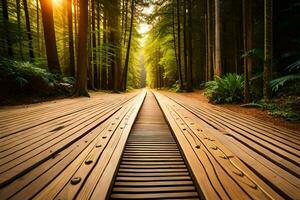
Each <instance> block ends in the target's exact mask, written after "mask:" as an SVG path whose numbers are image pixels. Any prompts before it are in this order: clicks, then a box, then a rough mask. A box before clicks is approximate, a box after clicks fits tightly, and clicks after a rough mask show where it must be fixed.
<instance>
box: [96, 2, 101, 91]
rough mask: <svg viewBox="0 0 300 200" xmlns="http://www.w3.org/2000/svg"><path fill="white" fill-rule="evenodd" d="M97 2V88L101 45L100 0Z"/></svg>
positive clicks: (99, 73) (99, 82) (99, 74)
mask: <svg viewBox="0 0 300 200" xmlns="http://www.w3.org/2000/svg"><path fill="white" fill-rule="evenodd" d="M96 3H97V4H96V5H97V8H96V10H97V47H98V48H97V68H98V73H97V80H98V82H97V85H96V87H97V88H101V80H100V78H101V77H100V76H101V52H100V47H101V31H100V22H101V9H100V8H101V5H100V1H97V2H96Z"/></svg>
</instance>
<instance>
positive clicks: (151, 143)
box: [0, 90, 300, 200]
mask: <svg viewBox="0 0 300 200" xmlns="http://www.w3.org/2000/svg"><path fill="white" fill-rule="evenodd" d="M299 163H300V137H299V131H293V130H289V129H285V128H282V127H277V126H274V125H272V124H269V123H267V122H265V121H262V120H259V119H256V118H252V117H249V116H245V115H242V114H240V113H235V112H232V111H229V110H227V109H223V108H220V107H218V106H214V105H208V104H203V103H201V102H199V101H197V99H195V98H189V97H187V96H186V95H184V94H175V93H171V92H166V91H154V90H153V91H150V90H136V91H133V92H129V93H123V94H105V93H95V94H93V95H92V97H91V98H78V99H64V100H58V101H52V102H46V103H42V104H36V105H27V106H24V107H21V106H18V107H12V108H2V109H1V110H0V199H1V200H2V199H3V200H4V199H15V200H20V199H22V200H23V199H38V200H40V199H42V200H48V199H49V200H50V199H56V200H58V199H60V200H69V199H78V200H85V199H92V200H102V199H199V198H200V199H213V200H215V199H216V200H218V199H220V200H221V199H225V200H230V199H243V200H244V199H259V200H263V199H299V197H300V192H299V191H300V164H299Z"/></svg>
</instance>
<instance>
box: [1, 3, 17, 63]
mask: <svg viewBox="0 0 300 200" xmlns="http://www.w3.org/2000/svg"><path fill="white" fill-rule="evenodd" d="M2 14H3V21H4V27H9V17H8V5H7V0H2ZM7 30H8V31H5V33H6V34H5V36H6V44H7V54H8V56H9V57H10V58H12V57H13V56H14V53H13V48H12V42H11V40H10V33H9V30H10V29H9V28H8V29H7Z"/></svg>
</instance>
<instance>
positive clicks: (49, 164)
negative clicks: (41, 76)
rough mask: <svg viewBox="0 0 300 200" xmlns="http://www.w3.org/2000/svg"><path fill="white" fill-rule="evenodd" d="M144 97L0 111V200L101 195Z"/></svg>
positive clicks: (123, 96)
mask: <svg viewBox="0 0 300 200" xmlns="http://www.w3.org/2000/svg"><path fill="white" fill-rule="evenodd" d="M144 97H145V91H143V92H133V93H129V94H119V95H117V94H107V95H101V96H95V97H93V98H90V99H88V98H86V99H73V100H66V101H61V102H60V101H58V102H57V103H55V104H42V105H39V106H33V107H29V108H24V109H12V110H10V109H4V110H3V111H1V112H0V187H1V189H0V199H31V198H34V199H73V198H78V199H88V198H93V197H96V198H98V199H99V197H100V199H101V196H103V195H104V196H105V195H107V193H108V192H109V185H110V182H111V180H112V179H113V176H114V172H115V170H116V167H117V165H118V159H120V155H121V153H122V151H123V148H124V146H125V142H126V140H127V137H128V134H129V132H130V130H131V127H132V125H133V123H134V120H135V118H136V116H137V113H138V111H139V109H140V106H141V105H142V102H143V100H144ZM97 184H98V185H97ZM96 186H97V187H96ZM96 188H97V189H96ZM99 189H100V190H99ZM99 192H100V193H99Z"/></svg>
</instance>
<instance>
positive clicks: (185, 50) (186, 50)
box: [183, 0, 188, 86]
mask: <svg viewBox="0 0 300 200" xmlns="http://www.w3.org/2000/svg"><path fill="white" fill-rule="evenodd" d="M186 1H187V0H184V1H183V59H184V60H183V61H184V62H183V63H184V81H185V86H187V80H188V71H187V70H188V44H187V40H188V39H187V19H186Z"/></svg>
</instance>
